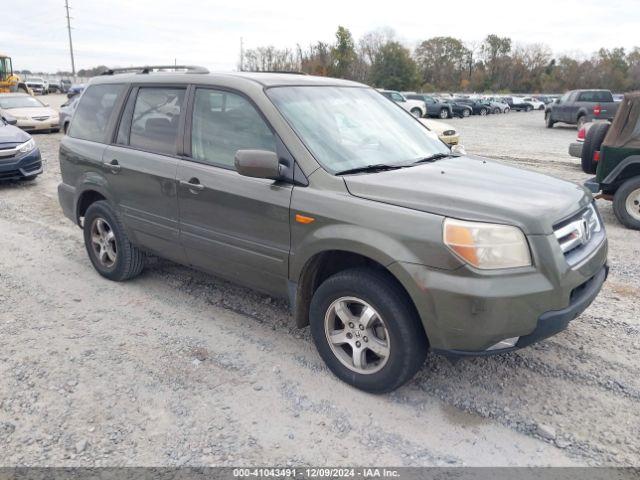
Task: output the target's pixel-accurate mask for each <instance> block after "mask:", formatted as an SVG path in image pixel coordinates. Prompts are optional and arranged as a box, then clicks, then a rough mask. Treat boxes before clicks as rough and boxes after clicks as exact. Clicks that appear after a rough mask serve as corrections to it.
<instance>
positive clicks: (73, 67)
mask: <svg viewBox="0 0 640 480" xmlns="http://www.w3.org/2000/svg"><path fill="white" fill-rule="evenodd" d="M64 8H66V10H67V31H68V32H69V52H70V53H71V73H72V75H73V81H74V82H75V81H76V61H75V59H74V58H73V41H72V40H71V18H70V17H69V0H64Z"/></svg>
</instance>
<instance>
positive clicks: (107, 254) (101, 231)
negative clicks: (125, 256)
mask: <svg viewBox="0 0 640 480" xmlns="http://www.w3.org/2000/svg"><path fill="white" fill-rule="evenodd" d="M91 248H92V249H93V253H94V254H95V256H96V258H97V259H98V261H99V262H100V263H101V264H102V266H103V267H106V268H111V267H113V265H114V264H115V263H116V260H117V259H118V247H117V245H116V236H115V233H114V232H113V229H112V228H111V225H109V222H107V221H106V220H105V219H104V218H101V217H96V218H95V219H94V220H93V223H92V224H91Z"/></svg>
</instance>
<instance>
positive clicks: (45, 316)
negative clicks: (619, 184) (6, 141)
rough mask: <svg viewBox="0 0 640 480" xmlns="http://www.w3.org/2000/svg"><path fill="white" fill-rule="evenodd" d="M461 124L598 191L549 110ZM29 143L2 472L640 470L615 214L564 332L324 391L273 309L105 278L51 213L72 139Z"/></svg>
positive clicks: (1, 288) (630, 301)
mask: <svg viewBox="0 0 640 480" xmlns="http://www.w3.org/2000/svg"><path fill="white" fill-rule="evenodd" d="M48 101H49V102H50V103H52V104H54V105H59V104H60V103H61V101H62V97H61V96H53V95H52V96H49V97H48ZM449 122H450V123H452V124H454V125H455V126H456V127H457V128H459V129H460V131H461V133H462V139H463V143H464V144H465V145H466V147H467V150H468V151H470V152H473V153H482V154H486V155H487V156H490V157H494V158H499V159H501V160H503V161H505V162H508V163H513V164H515V165H518V166H521V167H525V168H530V169H533V170H536V171H540V172H546V173H549V174H552V175H556V176H559V177H562V178H566V179H569V180H573V181H581V180H583V179H584V178H585V177H586V176H585V175H583V174H582V172H581V171H580V168H579V164H578V162H577V161H576V160H575V159H572V158H571V157H569V156H568V154H567V153H566V150H567V146H568V143H569V142H570V141H571V139H572V138H573V137H574V136H575V129H574V128H568V127H565V128H563V127H557V128H554V129H553V130H547V129H545V128H544V125H543V120H542V113H541V112H531V113H515V112H514V113H510V114H508V115H495V116H493V115H492V116H489V117H486V118H480V117H472V118H468V119H463V120H455V119H454V120H450V121H449ZM35 137H36V141H37V143H38V145H39V146H40V148H41V150H42V154H43V157H44V161H45V163H46V165H45V169H46V170H45V173H44V175H42V176H41V177H40V178H38V179H37V180H36V181H35V182H31V183H12V184H5V185H0V240H1V242H2V248H0V445H3V447H2V448H0V465H2V466H14V465H27V466H32V465H38V466H63V465H64V466H102V465H110V466H133V465H137V466H152V465H163V466H176V465H236V464H242V465H264V464H270V465H273V464H280V465H284V464H295V465H303V464H310V465H372V464H376V465H395V466H409V465H411V466H419V465H636V466H637V465H640V442H638V438H640V416H639V415H638V412H640V341H639V339H640V337H639V332H640V315H638V313H639V309H638V305H637V301H638V295H637V286H638V284H639V283H640V242H639V240H640V233H639V232H633V231H629V230H625V229H623V228H622V227H621V226H620V225H619V224H618V223H617V221H616V219H615V217H614V216H613V212H612V209H611V204H610V203H608V202H606V201H599V202H598V206H599V207H600V209H601V211H602V213H603V216H604V219H605V222H606V228H607V231H608V235H609V239H610V255H609V259H610V264H611V276H610V279H609V281H608V282H607V284H606V285H605V287H604V290H603V292H602V294H601V295H600V296H599V297H598V299H597V300H596V302H595V303H594V304H593V305H592V307H591V308H589V309H588V310H587V311H586V312H585V313H584V314H583V315H582V316H580V317H579V318H578V319H576V320H575V321H574V322H572V324H571V325H570V327H569V329H568V330H566V331H565V332H563V333H561V334H559V335H557V336H555V337H553V338H551V339H548V340H546V341H544V342H541V343H539V344H537V345H535V346H532V347H530V348H527V349H524V350H521V351H518V352H514V353H511V354H507V355H502V356H497V357H492V358H477V359H467V360H462V361H460V362H457V363H455V364H451V363H449V362H448V361H447V360H445V359H443V358H440V357H437V356H434V355H430V356H429V357H428V359H427V362H426V363H425V366H424V368H423V369H422V370H421V372H420V373H419V374H418V375H417V377H416V378H415V379H414V380H413V381H411V382H410V383H409V384H408V385H406V386H405V387H403V388H401V389H400V390H398V391H396V392H394V393H393V394H390V395H385V396H373V395H369V394H365V393H362V392H359V391H357V390H354V389H352V388H350V387H348V386H346V385H344V384H342V383H341V382H339V381H338V380H336V379H335V378H334V377H333V376H332V375H331V374H330V372H329V371H328V370H327V369H326V368H325V367H324V365H323V363H322V361H321V359H320V358H319V356H318V355H317V353H316V352H315V349H314V347H313V344H312V342H311V338H310V335H309V332H308V329H304V330H297V329H296V328H295V327H294V326H293V324H292V321H291V319H290V317H289V315H288V312H287V309H286V306H285V304H284V303H283V302H282V301H280V300H275V299H272V298H270V297H267V296H264V295H261V294H257V293H255V292H252V291H249V290H247V289H244V288H241V287H238V286H235V285H232V284H229V283H227V282H225V281H222V280H219V279H216V278H214V277H211V276H208V275H205V274H202V273H199V272H196V271H194V270H191V269H189V268H185V267H182V266H179V265H176V264H173V263H170V262H167V261H164V260H158V259H150V260H149V263H148V266H147V269H146V270H145V272H144V273H143V275H142V276H140V277H139V278H137V279H135V280H134V281H131V282H128V283H124V284H120V283H112V282H109V281H107V280H105V279H103V278H102V277H100V276H99V275H98V274H97V273H96V272H95V271H94V270H93V268H92V267H91V265H90V263H89V260H88V258H87V255H86V254H85V251H84V247H83V244H82V236H81V231H80V230H79V229H78V228H77V227H75V226H73V225H72V224H71V223H70V222H69V221H68V220H67V219H66V218H64V217H63V215H62V213H61V211H60V208H59V206H58V202H57V194H56V186H57V184H58V182H59V181H60V173H59V167H58V162H57V150H58V144H59V141H60V138H61V134H44V135H36V136H35ZM530 194H531V195H535V192H530Z"/></svg>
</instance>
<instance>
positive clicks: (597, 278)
mask: <svg viewBox="0 0 640 480" xmlns="http://www.w3.org/2000/svg"><path fill="white" fill-rule="evenodd" d="M608 274H609V267H608V265H605V266H604V267H602V269H601V270H600V271H599V272H598V273H596V274H595V275H594V276H593V277H591V278H590V279H589V280H587V281H586V282H585V283H583V284H582V285H580V286H579V287H578V288H576V289H574V294H573V295H572V298H571V303H570V304H569V306H568V307H566V308H563V309H561V310H552V311H549V312H546V313H544V314H542V315H541V316H540V317H539V318H538V322H537V326H536V328H535V329H534V330H533V331H532V332H531V333H529V334H527V335H524V336H521V337H520V338H519V340H518V342H517V343H516V344H515V345H514V346H513V347H509V348H502V349H493V350H482V351H478V352H473V351H465V350H439V349H434V353H438V354H441V355H445V356H447V357H468V356H489V355H498V354H501V353H506V352H510V351H513V350H517V349H519V348H523V347H526V346H529V345H531V344H533V343H536V342H539V341H540V340H544V339H545V338H549V337H551V336H553V335H555V334H556V333H559V332H561V331H562V330H565V329H566V328H567V326H568V325H569V323H570V322H571V321H572V320H574V319H575V318H576V317H578V316H579V315H580V314H581V313H582V312H584V311H585V310H586V309H587V307H589V305H591V303H592V302H593V301H594V300H595V298H596V297H597V296H598V293H600V289H601V288H602V285H603V284H604V282H605V280H606V279H607V276H608Z"/></svg>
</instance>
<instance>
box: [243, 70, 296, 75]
mask: <svg viewBox="0 0 640 480" xmlns="http://www.w3.org/2000/svg"><path fill="white" fill-rule="evenodd" d="M242 73H288V74H290V75H308V73H305V72H300V71H298V70H242Z"/></svg>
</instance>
